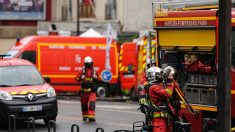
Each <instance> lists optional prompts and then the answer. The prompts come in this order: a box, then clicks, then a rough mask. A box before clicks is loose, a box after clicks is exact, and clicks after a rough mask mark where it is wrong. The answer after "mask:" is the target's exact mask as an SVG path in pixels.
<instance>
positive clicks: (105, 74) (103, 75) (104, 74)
mask: <svg viewBox="0 0 235 132" xmlns="http://www.w3.org/2000/svg"><path fill="white" fill-rule="evenodd" d="M101 79H102V80H103V81H104V82H109V81H110V80H111V79H112V72H110V71H109V70H104V71H102V73H101Z"/></svg>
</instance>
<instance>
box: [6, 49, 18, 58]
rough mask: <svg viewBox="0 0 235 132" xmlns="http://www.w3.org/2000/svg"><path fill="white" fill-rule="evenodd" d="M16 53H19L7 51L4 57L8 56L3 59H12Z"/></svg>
mask: <svg viewBox="0 0 235 132" xmlns="http://www.w3.org/2000/svg"><path fill="white" fill-rule="evenodd" d="M18 52H19V51H18V50H9V51H7V53H6V55H9V56H6V57H5V58H13V57H15V56H16V55H17V53H18Z"/></svg>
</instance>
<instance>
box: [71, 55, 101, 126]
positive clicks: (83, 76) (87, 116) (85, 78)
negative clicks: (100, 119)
mask: <svg viewBox="0 0 235 132" xmlns="http://www.w3.org/2000/svg"><path fill="white" fill-rule="evenodd" d="M75 79H76V80H77V81H78V82H80V83H81V86H82V87H81V91H80V96H81V107H82V116H83V121H87V120H89V122H94V121H95V120H96V119H95V102H96V92H95V88H94V83H95V82H96V81H97V79H98V75H97V73H96V72H95V70H94V68H93V60H92V58H91V57H90V56H87V57H85V59H84V66H83V68H82V72H81V73H79V74H78V76H77V77H76V78H75Z"/></svg>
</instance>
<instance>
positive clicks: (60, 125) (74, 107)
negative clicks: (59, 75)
mask: <svg viewBox="0 0 235 132" xmlns="http://www.w3.org/2000/svg"><path fill="white" fill-rule="evenodd" d="M58 107H59V113H58V116H57V121H56V132H71V125H72V124H77V125H78V126H79V130H80V131H79V132H95V131H96V129H97V128H103V129H104V131H105V132H113V131H114V130H132V125H133V123H134V122H135V121H140V120H144V115H143V114H142V113H141V112H140V111H138V110H137V108H138V104H137V103H136V102H110V101H97V103H96V119H97V121H96V122H94V123H91V122H83V121H82V116H81V108H80V102H79V100H78V99H59V100H58ZM35 126H36V132H47V131H48V128H47V126H45V125H44V123H43V120H36V125H35ZM16 128H17V132H26V131H27V124H26V123H25V122H23V123H22V122H17V127H16ZM7 131H8V127H7V126H0V132H7ZM51 132H53V129H51ZM74 132H77V131H76V129H74Z"/></svg>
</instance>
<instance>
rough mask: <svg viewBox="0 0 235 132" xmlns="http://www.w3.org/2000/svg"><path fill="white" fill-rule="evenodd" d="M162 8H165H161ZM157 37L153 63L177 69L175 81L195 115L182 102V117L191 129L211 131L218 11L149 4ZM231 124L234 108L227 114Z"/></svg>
mask: <svg viewBox="0 0 235 132" xmlns="http://www.w3.org/2000/svg"><path fill="white" fill-rule="evenodd" d="M164 7H166V8H164ZM153 14H154V15H153V16H154V18H153V22H154V23H153V24H154V30H155V31H156V36H157V41H156V45H157V65H158V66H160V67H162V68H164V67H166V66H168V65H170V66H173V67H175V68H176V69H177V71H178V74H177V81H178V83H179V85H180V86H181V88H182V91H183V93H184V96H185V98H186V99H187V101H188V102H189V103H190V105H191V106H192V108H193V109H194V110H195V111H197V112H198V116H197V117H195V116H194V115H193V114H191V113H189V112H188V111H187V110H186V109H185V106H184V105H182V111H181V113H182V115H183V117H184V119H185V120H186V121H188V122H190V123H191V124H192V126H191V130H192V131H197V132H198V131H210V130H215V125H216V111H217V99H216V98H217V88H216V86H217V77H218V76H217V70H218V69H217V65H218V64H217V56H218V52H217V47H218V45H219V44H220V43H218V10H187V11H183V9H182V10H181V11H179V9H177V10H174V9H168V8H167V6H166V5H161V6H159V3H154V4H153ZM234 19H235V12H234V11H232V36H233V37H232V65H233V66H232V69H231V79H232V80H234V79H235V69H234V66H235V39H234V38H235V36H234V35H235V21H234ZM231 96H232V99H231V103H232V104H231V107H232V110H233V109H235V81H232V84H231ZM231 116H232V117H231V119H232V126H233V127H234V123H235V111H232V115H231Z"/></svg>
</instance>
